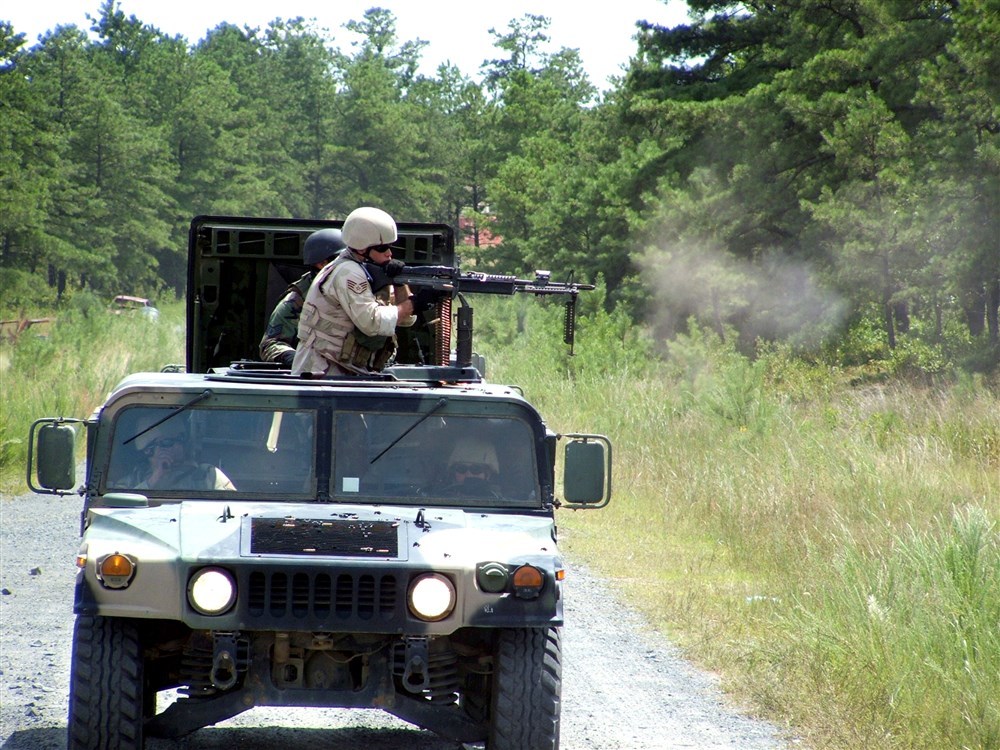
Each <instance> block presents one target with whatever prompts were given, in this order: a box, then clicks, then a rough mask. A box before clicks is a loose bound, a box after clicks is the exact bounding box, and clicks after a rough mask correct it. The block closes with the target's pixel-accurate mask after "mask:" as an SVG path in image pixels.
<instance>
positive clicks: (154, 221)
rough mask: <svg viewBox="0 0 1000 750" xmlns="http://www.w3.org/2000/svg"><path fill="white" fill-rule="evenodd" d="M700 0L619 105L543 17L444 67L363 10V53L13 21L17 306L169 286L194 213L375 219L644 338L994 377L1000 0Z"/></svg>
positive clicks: (107, 15) (9, 121) (645, 50)
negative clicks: (454, 230)
mask: <svg viewBox="0 0 1000 750" xmlns="http://www.w3.org/2000/svg"><path fill="white" fill-rule="evenodd" d="M688 5H689V7H690V12H691V23H690V24H688V25H685V26H678V27H674V28H662V27H656V26H651V25H648V24H644V23H640V24H638V28H637V46H636V52H635V55H634V57H633V58H632V59H631V61H630V62H629V64H628V67H627V71H626V72H624V73H623V75H622V77H621V78H620V79H617V80H616V81H615V84H616V85H614V86H613V87H612V88H611V89H609V90H608V91H605V92H598V90H597V89H596V88H595V87H594V86H593V85H592V84H591V83H590V81H588V79H587V77H586V75H585V74H584V73H583V69H582V66H581V63H580V59H579V55H578V54H577V51H576V50H573V49H570V48H565V47H563V48H558V49H554V48H553V44H552V41H551V40H550V39H549V38H548V36H547V34H546V28H547V19H545V18H544V17H543V16H530V15H529V16H524V17H523V18H520V19H512V20H511V22H510V24H509V26H508V28H507V29H506V30H505V31H497V30H494V31H493V36H494V38H495V48H496V49H495V53H496V57H495V59H488V60H484V63H483V65H482V67H481V68H480V70H479V71H478V73H477V74H476V75H475V76H472V75H469V74H468V73H467V72H466V71H461V70H458V69H456V68H454V67H447V66H442V67H440V68H439V69H438V72H437V75H436V76H433V77H427V76H423V75H418V74H417V73H416V70H417V66H418V63H419V60H420V55H421V50H422V48H423V46H424V44H425V43H424V42H420V41H419V40H417V41H407V40H401V39H399V38H397V35H396V26H395V19H394V17H393V15H392V14H391V13H390V12H389V11H385V10H379V9H374V8H373V9H372V10H370V11H368V12H367V13H365V15H364V17H363V18H362V19H357V20H352V21H347V22H346V26H347V27H348V28H350V29H351V30H352V31H354V32H357V33H359V34H361V38H362V39H363V41H362V43H361V44H358V45H356V46H355V47H354V48H352V49H351V51H350V52H349V53H347V52H344V51H342V50H341V49H339V48H338V47H337V46H336V45H335V40H331V39H326V38H323V37H321V36H319V32H318V31H317V30H315V29H313V28H311V27H310V25H309V24H308V23H306V22H304V21H303V20H302V19H290V20H285V21H281V20H277V21H275V22H272V24H270V25H269V26H268V27H267V28H262V29H261V28H237V27H236V26H233V25H227V24H223V25H220V26H218V27H217V28H215V29H212V30H210V31H208V32H207V34H206V36H205V38H204V39H203V40H201V41H199V42H198V43H197V44H194V45H190V44H189V43H188V42H187V41H186V40H185V39H183V38H181V37H168V36H166V35H164V34H163V33H161V32H159V31H158V30H157V29H156V28H153V27H151V26H149V25H147V24H144V23H143V22H142V21H141V19H138V18H136V17H135V16H129V17H126V16H125V15H124V14H123V13H122V12H121V11H120V10H119V9H118V7H117V4H116V2H115V1H114V0H105V1H104V3H103V4H102V5H101V6H100V10H99V12H97V13H95V15H94V17H93V27H92V29H90V30H89V31H90V33H88V30H84V29H80V28H77V27H75V26H68V27H66V26H60V27H57V28H56V29H55V30H53V31H52V32H50V33H49V34H47V35H45V36H43V37H42V38H41V40H40V41H39V42H38V43H37V44H35V45H34V46H30V47H28V46H26V44H25V40H24V38H23V35H20V34H18V33H17V30H16V29H14V28H12V27H11V26H10V24H9V23H3V22H2V21H0V115H2V116H0V134H2V138H0V287H2V289H3V299H2V304H0V307H2V309H3V311H4V312H3V314H4V316H5V317H10V316H11V315H14V314H15V313H18V312H22V313H23V312H25V311H37V310H39V309H42V310H44V309H53V308H57V307H59V306H61V305H65V304H68V303H69V302H70V300H72V299H73V298H74V297H75V296H77V295H79V294H80V293H81V292H87V293H92V294H94V295H97V296H98V297H100V298H107V297H109V296H110V295H113V294H118V293H131V294H136V295H141V296H145V297H151V298H154V299H159V300H161V301H165V298H176V297H181V296H183V294H184V287H185V281H186V278H185V276H186V257H185V255H186V232H187V228H188V225H189V222H190V219H191V217H193V216H195V215H198V214H221V215H230V214H237V215H244V214H249V215H254V214H255V215H262V216H297V217H333V218H341V217H343V216H345V215H346V214H347V213H348V212H349V211H350V210H352V209H353V208H355V207H357V206H359V205H364V204H373V205H378V206H381V207H383V208H385V209H386V210H388V211H389V212H390V213H392V214H393V215H394V216H395V217H396V218H397V219H399V220H410V221H445V222H448V223H450V224H452V225H454V226H456V227H457V226H459V225H460V224H461V226H462V227H463V228H464V231H465V232H466V233H467V235H468V238H467V241H468V242H469V243H471V248H470V249H469V251H468V252H466V253H464V254H465V255H466V263H467V267H468V265H469V264H472V263H474V264H477V265H479V266H488V267H490V268H494V269H497V270H501V271H506V272H512V273H527V272H530V271H531V270H533V269H534V268H548V269H552V270H554V271H555V273H556V276H557V277H566V276H568V275H569V274H570V273H572V274H573V275H574V276H575V278H576V280H578V281H591V282H593V281H598V280H600V281H601V282H602V283H603V284H604V285H605V287H606V291H607V294H606V297H605V304H606V306H607V309H608V310H612V309H620V310H621V311H622V313H623V314H625V315H627V316H628V317H629V318H630V319H631V320H633V321H635V322H636V323H637V324H641V325H643V326H648V327H649V328H650V330H651V332H652V334H653V337H654V339H655V340H657V341H661V342H662V341H665V340H669V339H670V338H671V337H672V336H673V335H675V334H676V333H677V332H678V331H683V330H685V329H686V328H687V326H688V324H689V322H690V321H691V320H697V321H700V322H702V323H704V324H706V325H709V326H710V327H712V328H713V329H715V330H716V331H718V332H719V333H722V332H723V331H724V330H725V329H726V328H727V327H728V328H731V329H732V331H733V335H735V336H736V337H737V343H738V344H739V347H740V349H741V351H743V352H745V353H752V352H753V350H754V348H755V347H756V346H758V345H759V343H760V342H762V341H765V342H782V343H785V344H788V345H790V346H792V347H794V348H795V349H796V351H797V352H799V353H801V354H802V355H803V356H807V357H823V358H825V361H827V362H830V363H833V364H836V365H840V366H851V365H863V364H868V363H872V362H880V363H884V362H890V363H891V366H892V368H893V369H898V368H899V367H900V366H902V367H905V368H909V369H916V370H918V371H921V372H925V373H930V374H938V373H943V372H946V371H948V370H949V369H950V368H952V367H954V366H959V367H962V368H966V369H972V370H990V369H992V368H995V367H996V366H997V364H998V361H1000V344H998V341H1000V328H998V307H1000V251H998V245H997V238H998V237H1000V145H998V144H1000V76H997V75H996V71H997V70H1000V9H998V8H1000V4H998V2H997V0H949V1H945V2H941V1H937V0H935V1H921V2H912V1H911V0H906V1H903V0H855V1H853V2H850V3H843V4H830V3H826V2H818V1H816V2H794V3H791V2H788V3H756V2H750V3H742V4H733V3H723V2H713V1H708V0H698V1H696V2H695V1H693V2H690V3H689V4H688ZM345 21H346V19H345ZM485 232H488V233H489V236H491V237H494V238H496V237H499V238H502V242H501V243H500V244H499V245H496V246H493V245H491V244H489V243H485V242H483V241H482V240H483V238H484V237H485V236H486V235H485Z"/></svg>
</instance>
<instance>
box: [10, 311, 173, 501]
mask: <svg viewBox="0 0 1000 750" xmlns="http://www.w3.org/2000/svg"><path fill="white" fill-rule="evenodd" d="M183 316H184V310H183V305H182V304H181V303H173V304H169V305H166V306H165V307H162V308H161V309H160V319H159V320H158V321H156V322H152V321H148V320H146V319H145V318H141V317H138V316H132V315H113V314H111V313H110V312H109V311H108V310H106V309H104V307H103V306H96V305H90V306H87V307H82V306H81V307H71V308H70V309H67V310H65V311H61V312H59V313H57V314H55V318H56V320H55V322H54V323H53V324H52V325H51V326H47V327H46V328H45V329H44V332H43V333H42V334H39V333H37V332H36V329H34V328H29V329H28V330H27V331H25V332H24V333H23V334H22V335H21V336H20V337H19V338H18V339H17V341H16V342H11V341H0V386H2V391H3V402H2V409H0V494H3V495H8V494H12V493H15V492H23V491H25V490H26V486H25V483H24V479H25V477H24V467H25V461H26V458H27V437H28V430H29V427H30V425H31V423H32V422H33V421H34V420H36V419H39V418H41V417H74V418H77V419H83V418H86V417H89V416H90V414H91V412H92V411H93V410H94V409H96V408H97V407H98V406H100V405H101V403H102V402H103V401H104V399H105V398H106V397H107V395H108V393H109V392H110V391H111V389H112V388H114V386H115V385H116V384H117V383H118V381H119V380H121V378H122V377H123V376H125V375H127V374H129V373H132V372H139V371H142V370H152V371H158V370H159V369H160V368H161V367H162V366H163V365H165V364H169V363H178V362H181V363H182V362H183V361H184V319H183ZM80 442H81V443H82V441H80Z"/></svg>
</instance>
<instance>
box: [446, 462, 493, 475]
mask: <svg viewBox="0 0 1000 750" xmlns="http://www.w3.org/2000/svg"><path fill="white" fill-rule="evenodd" d="M451 470H452V471H454V472H455V473H456V474H478V475H481V476H486V475H487V474H488V473H489V471H490V467H489V466H486V465H485V464H452V465H451Z"/></svg>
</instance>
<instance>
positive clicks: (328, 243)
mask: <svg viewBox="0 0 1000 750" xmlns="http://www.w3.org/2000/svg"><path fill="white" fill-rule="evenodd" d="M345 247H347V243H346V242H344V238H343V236H341V234H340V230H339V229H320V230H319V231H318V232H313V233H312V234H310V235H309V236H308V237H306V243H305V245H304V246H303V247H302V262H303V263H305V264H306V265H307V266H315V265H316V264H317V263H322V262H323V261H324V260H330V259H331V258H333V257H334V256H336V255H337V254H338V253H339V252H340V251H341V250H343V249H344V248H345Z"/></svg>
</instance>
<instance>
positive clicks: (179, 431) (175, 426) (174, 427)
mask: <svg viewBox="0 0 1000 750" xmlns="http://www.w3.org/2000/svg"><path fill="white" fill-rule="evenodd" d="M184 437H185V430H184V424H183V423H182V422H178V421H176V420H168V421H166V422H164V423H163V424H161V425H158V426H156V427H154V428H153V429H151V430H149V431H148V432H144V433H142V434H141V435H140V436H139V437H137V438H136V439H135V447H136V448H138V449H139V450H140V451H145V450H146V448H148V447H149V446H150V445H152V444H153V443H154V442H157V441H160V440H167V439H171V438H173V439H174V440H184Z"/></svg>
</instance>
